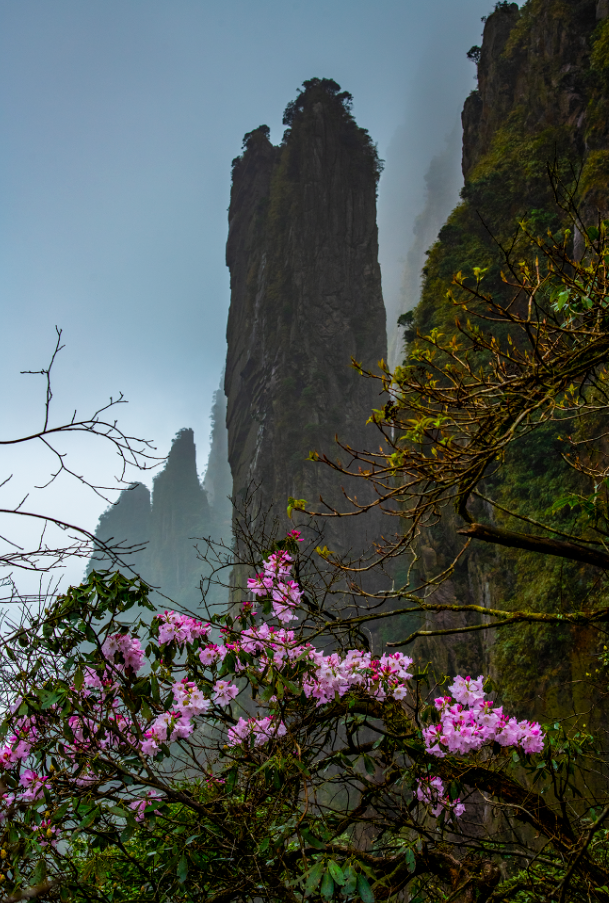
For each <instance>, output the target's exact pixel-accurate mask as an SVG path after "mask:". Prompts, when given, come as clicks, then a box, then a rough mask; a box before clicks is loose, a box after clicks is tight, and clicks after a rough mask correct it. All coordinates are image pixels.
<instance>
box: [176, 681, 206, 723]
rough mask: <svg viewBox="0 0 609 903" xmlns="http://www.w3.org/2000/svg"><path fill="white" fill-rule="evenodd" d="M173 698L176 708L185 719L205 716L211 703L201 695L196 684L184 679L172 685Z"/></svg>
mask: <svg viewBox="0 0 609 903" xmlns="http://www.w3.org/2000/svg"><path fill="white" fill-rule="evenodd" d="M173 698H174V700H175V704H176V707H177V708H178V709H179V710H180V711H181V712H182V714H183V716H184V717H186V718H193V717H195V716H196V715H201V714H205V712H207V711H209V709H210V707H211V701H210V700H209V699H207V698H206V697H205V696H204V695H203V693H202V692H201V690H199V688H198V687H197V685H196V684H194V683H193V682H192V681H187V680H186V678H184V680H182V681H181V682H179V683H176V684H174V685H173Z"/></svg>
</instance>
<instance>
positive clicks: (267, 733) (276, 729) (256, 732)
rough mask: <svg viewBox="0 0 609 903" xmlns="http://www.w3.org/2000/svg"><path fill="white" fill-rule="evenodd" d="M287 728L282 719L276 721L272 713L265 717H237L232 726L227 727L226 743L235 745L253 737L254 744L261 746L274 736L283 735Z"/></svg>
mask: <svg viewBox="0 0 609 903" xmlns="http://www.w3.org/2000/svg"><path fill="white" fill-rule="evenodd" d="M286 733H287V728H286V726H285V724H284V723H283V721H278V720H277V719H276V718H275V717H274V716H273V715H267V716H266V717H265V718H248V719H247V720H246V719H245V718H239V721H238V722H237V724H236V725H235V726H234V727H231V728H229V731H228V744H229V746H237V745H238V744H239V743H243V742H244V741H246V740H249V738H250V737H253V739H254V745H255V746H262V744H263V743H267V742H268V741H269V740H273V739H275V738H276V737H284V736H285V735H286Z"/></svg>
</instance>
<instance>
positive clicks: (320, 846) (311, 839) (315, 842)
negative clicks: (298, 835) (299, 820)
mask: <svg viewBox="0 0 609 903" xmlns="http://www.w3.org/2000/svg"><path fill="white" fill-rule="evenodd" d="M302 836H303V837H304V839H305V840H306V842H307V843H310V844H311V846H312V847H315V849H316V850H325V849H326V845H325V843H322V842H321V840H319V839H318V838H317V837H315V835H314V834H312V833H311V832H310V831H309V829H308V828H304V829H303V831H302Z"/></svg>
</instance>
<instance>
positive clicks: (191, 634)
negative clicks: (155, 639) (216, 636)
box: [158, 611, 211, 646]
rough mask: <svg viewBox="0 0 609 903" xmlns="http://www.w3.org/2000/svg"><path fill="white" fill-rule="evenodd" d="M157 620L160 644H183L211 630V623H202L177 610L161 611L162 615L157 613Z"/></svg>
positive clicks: (204, 635)
mask: <svg viewBox="0 0 609 903" xmlns="http://www.w3.org/2000/svg"><path fill="white" fill-rule="evenodd" d="M158 621H159V625H160V626H159V643H160V644H161V646H164V645H165V643H175V644H176V645H177V646H184V645H185V644H186V643H192V642H194V640H195V639H197V638H198V637H206V636H207V634H208V633H209V631H210V630H211V624H203V622H202V621H197V620H195V618H189V617H188V616H187V615H181V614H179V613H178V612H177V611H165V612H163V614H162V615H158Z"/></svg>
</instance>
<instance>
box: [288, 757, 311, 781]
mask: <svg viewBox="0 0 609 903" xmlns="http://www.w3.org/2000/svg"><path fill="white" fill-rule="evenodd" d="M292 761H293V763H294V765H295V766H296V768H297V769H298V770H299V771H302V773H303V774H304V776H305V777H306V778H310V777H311V772H310V771H309V769H308V768H307V767H306V766H305V765H303V764H302V762H301V761H300V759H292Z"/></svg>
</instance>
